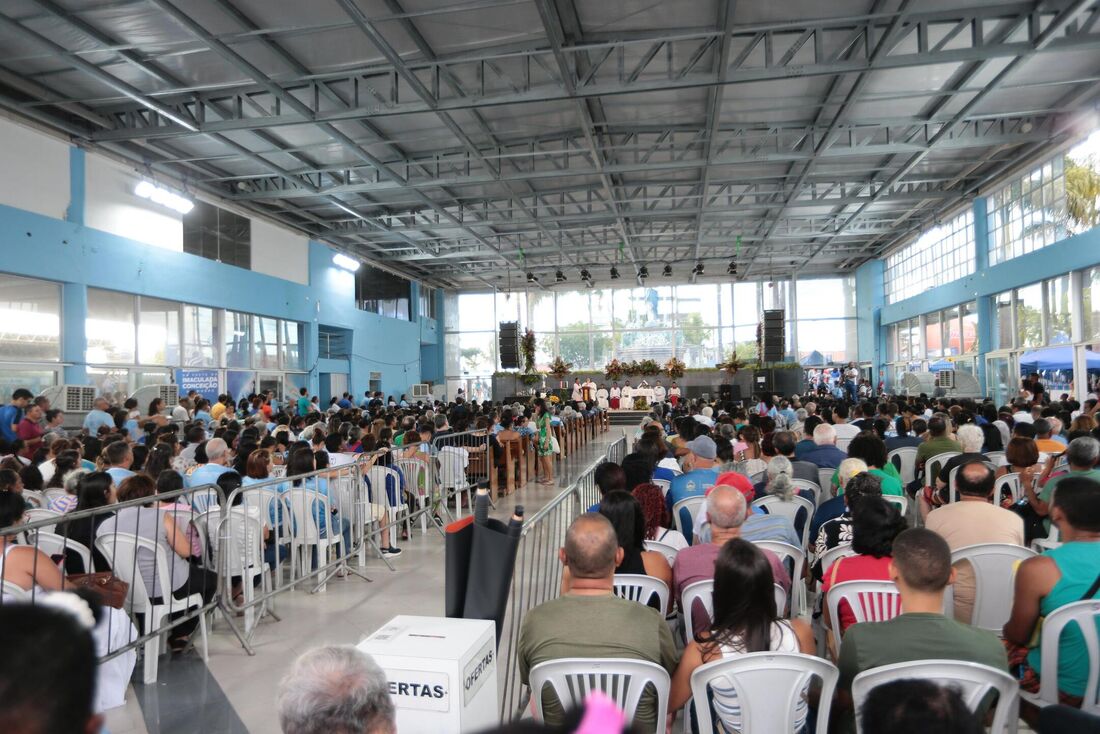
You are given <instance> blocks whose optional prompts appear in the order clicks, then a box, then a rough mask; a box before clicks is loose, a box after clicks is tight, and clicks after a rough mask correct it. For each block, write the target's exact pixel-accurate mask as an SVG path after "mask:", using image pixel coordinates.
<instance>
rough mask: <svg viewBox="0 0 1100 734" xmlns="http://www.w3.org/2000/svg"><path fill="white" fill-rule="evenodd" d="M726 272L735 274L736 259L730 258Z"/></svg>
mask: <svg viewBox="0 0 1100 734" xmlns="http://www.w3.org/2000/svg"><path fill="white" fill-rule="evenodd" d="M726 272H727V273H729V274H730V275H737V261H736V260H730V264H729V267H727V268H726Z"/></svg>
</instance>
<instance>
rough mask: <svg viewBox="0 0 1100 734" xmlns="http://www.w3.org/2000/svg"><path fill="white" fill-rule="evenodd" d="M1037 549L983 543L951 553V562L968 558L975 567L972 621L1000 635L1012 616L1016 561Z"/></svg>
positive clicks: (1022, 559) (1029, 555) (1028, 556)
mask: <svg viewBox="0 0 1100 734" xmlns="http://www.w3.org/2000/svg"><path fill="white" fill-rule="evenodd" d="M1034 555H1035V551H1033V550H1031V549H1029V548H1024V547H1023V546H1019V545H1012V544H1011V543H981V544H978V545H968V546H966V547H965V548H959V549H958V550H956V551H952V553H951V565H955V564H957V563H959V562H961V561H968V562H969V563H970V567H971V568H972V569H974V613H973V616H972V617H971V618H970V624H971V625H973V626H974V627H980V628H981V629H984V630H989V631H990V632H993V633H995V634H996V635H997V636H998V637H999V636H1000V634H1001V629H1002V628H1003V627H1004V625H1005V622H1007V621H1008V618H1009V617H1010V616H1011V615H1012V596H1013V580H1014V579H1015V577H1016V564H1017V563H1019V562H1020V561H1024V560H1027V559H1028V558H1031V557H1032V556H1034Z"/></svg>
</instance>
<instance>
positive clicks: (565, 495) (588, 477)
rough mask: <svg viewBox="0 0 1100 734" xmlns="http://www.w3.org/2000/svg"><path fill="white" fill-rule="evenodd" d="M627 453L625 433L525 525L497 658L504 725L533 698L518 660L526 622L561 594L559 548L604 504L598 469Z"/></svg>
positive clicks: (501, 717) (501, 713)
mask: <svg viewBox="0 0 1100 734" xmlns="http://www.w3.org/2000/svg"><path fill="white" fill-rule="evenodd" d="M625 453H626V434H625V433H624V434H623V436H621V437H620V438H618V439H616V440H615V442H614V443H612V444H611V445H610V446H608V448H607V452H606V454H605V455H604V456H603V457H601V458H600V459H598V460H597V461H595V462H593V463H592V464H590V465H589V466H588V467H587V468H586V469H585V470H584V471H583V472H582V473H581V475H580V476H579V477H577V479H576V480H575V481H574V482H573V483H572V484H571V485H570V486H569V487H567V488H566V489H564V490H562V491H561V492H560V493H559V494H558V495H557V496H556V497H555V498H554V499H553V500H551V501H550V502H549V503H548V504H547V505H546V506H545V507H543V508H542V509H541V510H539V511H538V512H536V513H535V514H534V515H531V516H530V517H529V518H527V519H526V520H525V521H524V523H523V531H522V533H521V535H520V542H519V549H518V551H517V555H516V566H515V574H514V576H513V578H512V591H511V595H510V596H509V599H508V610H507V612H506V614H505V617H504V624H503V627H502V629H503V630H504V634H503V635H502V637H501V642H500V646H499V648H498V655H497V659H498V660H501V661H503V665H504V670H503V674H502V675H501V677H500V680H501V683H500V685H501V686H502V689H501V697H500V701H501V707H500V720H501V723H505V722H508V721H511V720H512V719H513V718H515V717H517V716H519V715H520V714H522V712H523V708H524V707H525V706H526V705H527V698H528V696H529V694H528V695H524V690H523V688H524V687H523V685H522V684H521V682H520V679H519V659H518V656H517V652H518V645H519V634H520V630H521V629H522V627H523V620H524V618H525V617H526V615H527V612H528V611H530V610H531V609H533V608H535V607H537V606H538V605H539V604H542V603H543V602H547V601H550V600H551V599H554V598H556V597H557V596H558V594H559V593H560V591H561V577H562V565H561V562H560V561H559V560H558V549H559V548H561V547H562V545H563V544H564V543H565V531H566V530H567V529H568V528H569V525H570V523H572V522H573V520H574V519H575V518H576V517H577V516H578V515H581V514H582V513H584V512H585V510H587V509H588V508H589V507H591V506H592V505H594V504H596V503H597V502H599V501H600V492H599V489H598V488H597V487H596V480H595V473H596V467H598V466H599V465H600V464H603V463H605V462H607V461H610V460H611V458H610V457H612V456H620V457H621V456H623V455H625Z"/></svg>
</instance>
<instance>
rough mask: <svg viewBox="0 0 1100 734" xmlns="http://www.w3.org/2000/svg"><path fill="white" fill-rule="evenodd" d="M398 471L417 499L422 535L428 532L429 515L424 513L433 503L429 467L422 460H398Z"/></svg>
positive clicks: (396, 462)
mask: <svg viewBox="0 0 1100 734" xmlns="http://www.w3.org/2000/svg"><path fill="white" fill-rule="evenodd" d="M394 464H395V466H396V467H397V470H398V471H400V472H401V474H403V475H404V477H405V487H407V488H408V490H409V493H410V494H411V495H412V496H413V497H415V498H416V506H417V508H418V509H419V510H420V511H421V512H420V534H421V535H423V534H425V533H427V532H428V515H427V513H425V512H423V510H424V508H426V507H427V506H428V505H429V504H430V503H431V501H432V488H431V487H430V486H428V465H427V464H425V463H424V462H423V461H421V460H420V459H398V460H397V461H395V462H394Z"/></svg>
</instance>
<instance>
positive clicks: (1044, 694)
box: [1020, 600, 1100, 715]
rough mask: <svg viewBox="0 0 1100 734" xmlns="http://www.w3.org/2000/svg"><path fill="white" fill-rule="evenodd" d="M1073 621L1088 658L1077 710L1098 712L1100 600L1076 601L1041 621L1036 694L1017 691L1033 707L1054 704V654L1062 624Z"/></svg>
mask: <svg viewBox="0 0 1100 734" xmlns="http://www.w3.org/2000/svg"><path fill="white" fill-rule="evenodd" d="M1071 623H1076V625H1077V629H1078V630H1080V631H1081V636H1082V637H1083V638H1084V642H1085V651H1086V653H1087V656H1088V660H1089V675H1088V680H1087V682H1086V683H1085V696H1084V700H1082V701H1081V710H1082V711H1086V712H1088V713H1090V714H1095V715H1100V693H1098V691H1097V687H1098V685H1100V635H1098V634H1097V631H1096V625H1097V624H1098V623H1100V600H1091V601H1078V602H1074V603H1073V604H1067V605H1065V606H1064V607H1060V608H1059V609H1056V610H1054V611H1053V612H1052V613H1050V614H1048V615H1047V617H1046V619H1045V620H1043V632H1042V636H1041V637H1040V638H1039V649H1040V652H1039V656H1040V663H1039V667H1040V668H1041V669H1042V671H1043V674H1042V675H1041V676H1040V677H1039V693H1038V694H1034V693H1028V692H1027V691H1021V692H1020V697H1021V698H1023V699H1024V700H1025V701H1028V702H1029V703H1033V704H1035V705H1036V706H1040V707H1042V706H1051V705H1053V704H1056V703H1058V653H1059V645H1060V642H1061V638H1062V634H1063V633H1064V632H1065V629H1066V625H1068V624H1071Z"/></svg>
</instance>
